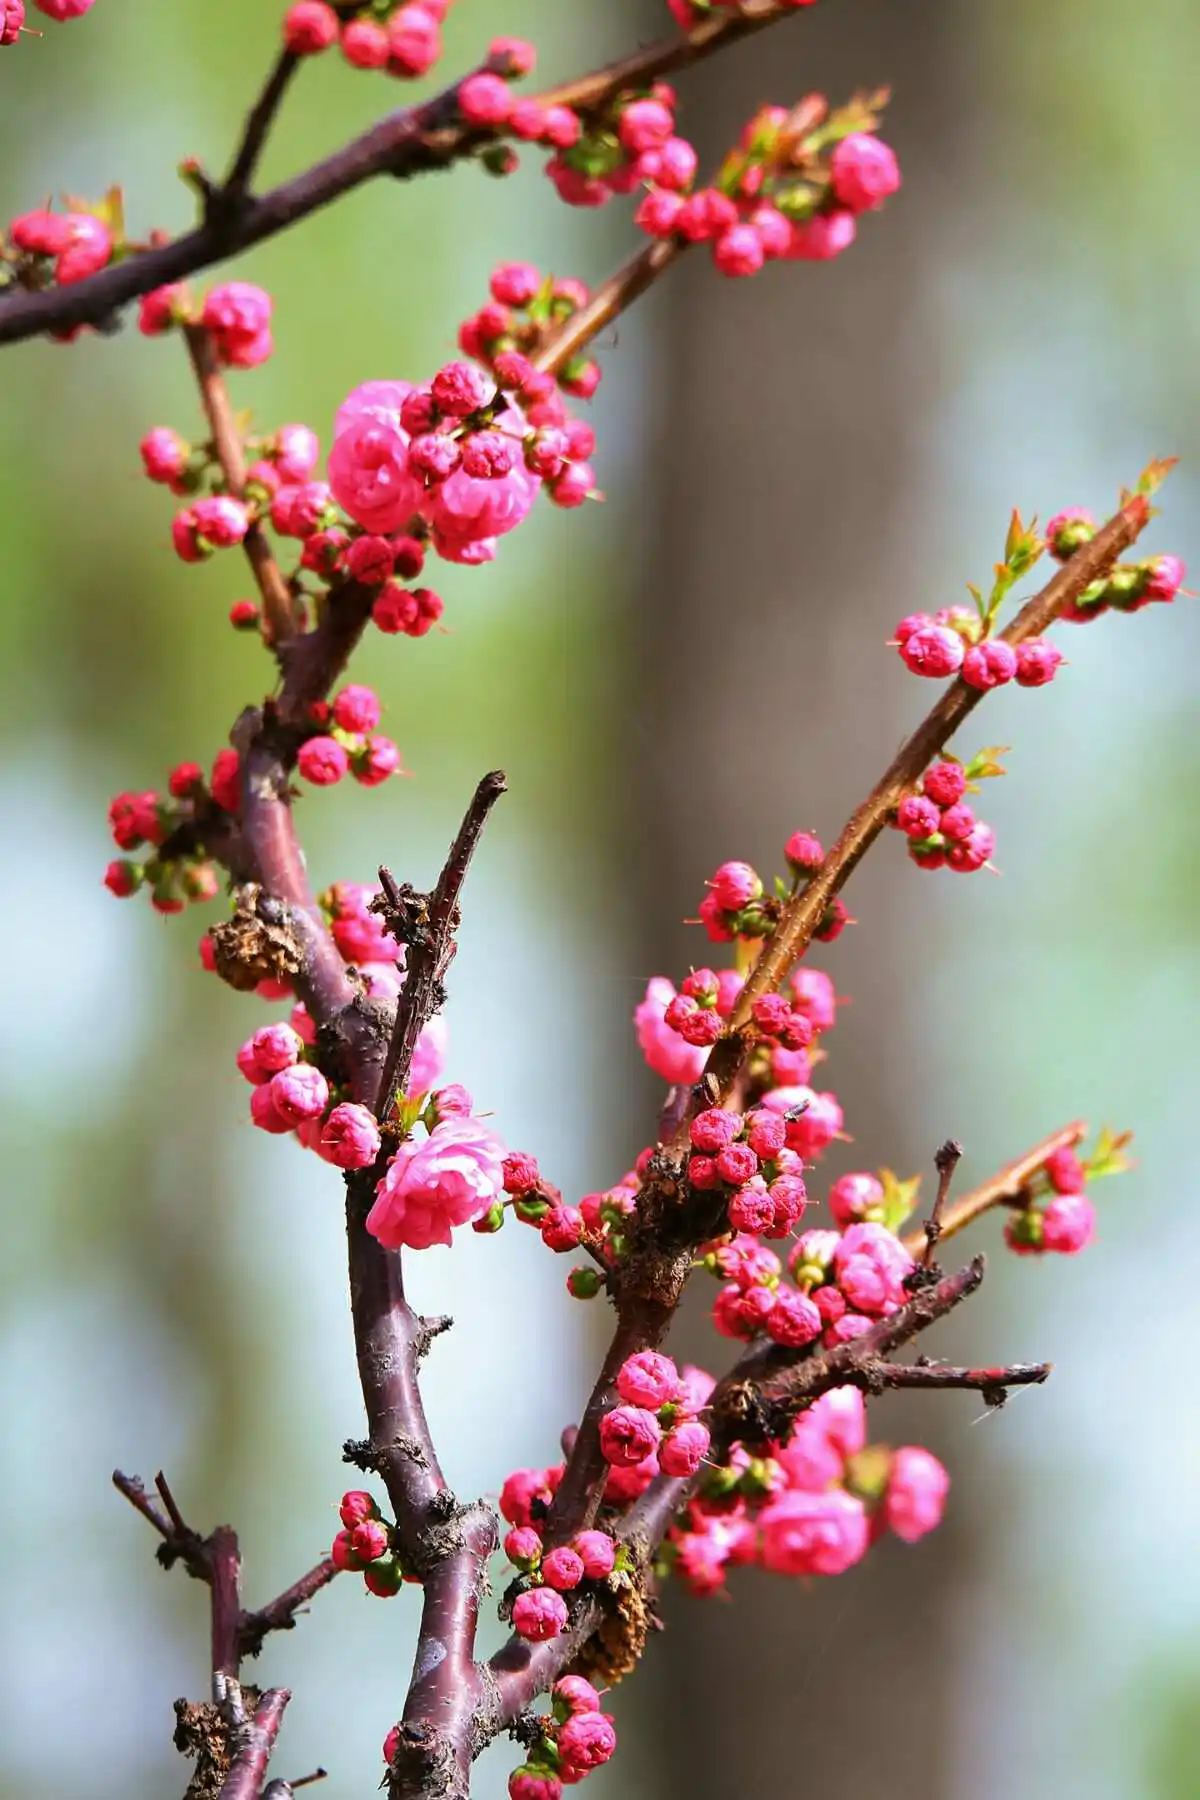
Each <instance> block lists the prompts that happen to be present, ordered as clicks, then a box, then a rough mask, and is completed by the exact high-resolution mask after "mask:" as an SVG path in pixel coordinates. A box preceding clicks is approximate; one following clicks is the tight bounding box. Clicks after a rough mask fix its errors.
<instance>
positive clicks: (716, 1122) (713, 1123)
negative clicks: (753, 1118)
mask: <svg viewBox="0 0 1200 1800" xmlns="http://www.w3.org/2000/svg"><path fill="white" fill-rule="evenodd" d="M741 1129H742V1118H741V1114H740V1113H734V1112H726V1111H725V1110H724V1108H723V1107H719V1106H712V1107H709V1108H708V1109H707V1110H706V1111H705V1112H702V1113H697V1114H696V1117H695V1118H694V1119H693V1120H692V1121H691V1124H690V1125H689V1126H688V1135H689V1137H690V1138H691V1141H692V1143H693V1144H694V1145H695V1147H696V1149H697V1150H704V1151H707V1152H714V1151H717V1150H724V1149H725V1148H726V1146H727V1145H728V1144H731V1143H732V1142H733V1140H734V1138H735V1137H737V1135H738V1133H739V1132H740V1131H741ZM752 1172H753V1171H752Z"/></svg>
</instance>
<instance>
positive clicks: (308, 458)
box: [273, 425, 321, 482]
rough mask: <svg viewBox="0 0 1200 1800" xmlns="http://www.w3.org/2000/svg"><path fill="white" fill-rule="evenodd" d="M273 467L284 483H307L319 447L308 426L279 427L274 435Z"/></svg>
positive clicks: (314, 433)
mask: <svg viewBox="0 0 1200 1800" xmlns="http://www.w3.org/2000/svg"><path fill="white" fill-rule="evenodd" d="M273 449H274V454H275V466H276V468H277V469H278V470H279V473H280V475H281V476H282V477H283V479H284V480H285V481H295V482H299V481H307V480H308V478H309V476H310V475H311V474H312V472H313V470H314V469H315V468H316V466H317V458H318V457H319V456H320V454H321V446H320V444H319V442H318V441H317V434H316V432H315V431H314V430H313V429H312V427H311V426H310V425H281V426H280V427H279V430H278V431H277V432H276V433H275V442H274V446H273Z"/></svg>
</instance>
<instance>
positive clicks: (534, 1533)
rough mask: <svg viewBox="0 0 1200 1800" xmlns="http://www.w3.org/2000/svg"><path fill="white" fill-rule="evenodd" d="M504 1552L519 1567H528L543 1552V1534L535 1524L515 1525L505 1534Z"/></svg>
mask: <svg viewBox="0 0 1200 1800" xmlns="http://www.w3.org/2000/svg"><path fill="white" fill-rule="evenodd" d="M504 1554H505V1556H507V1558H508V1560H509V1562H510V1563H512V1564H513V1566H514V1567H515V1568H518V1569H528V1568H530V1567H531V1566H532V1565H533V1564H534V1563H536V1562H537V1561H538V1560H539V1558H540V1557H541V1554H542V1535H541V1533H540V1532H539V1531H538V1530H537V1529H536V1527H535V1526H533V1525H514V1526H513V1528H512V1530H511V1531H510V1532H508V1533H506V1535H505V1539H504Z"/></svg>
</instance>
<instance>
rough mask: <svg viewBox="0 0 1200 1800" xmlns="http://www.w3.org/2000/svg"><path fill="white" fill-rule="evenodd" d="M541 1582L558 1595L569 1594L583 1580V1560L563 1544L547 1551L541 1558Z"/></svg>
mask: <svg viewBox="0 0 1200 1800" xmlns="http://www.w3.org/2000/svg"><path fill="white" fill-rule="evenodd" d="M542 1580H543V1581H544V1582H545V1584H546V1586H547V1587H552V1588H555V1589H556V1590H557V1591H558V1592H559V1593H560V1594H566V1593H570V1591H571V1589H572V1588H577V1587H578V1586H579V1584H580V1582H581V1581H582V1580H583V1559H582V1558H581V1557H580V1556H579V1554H578V1552H577V1551H575V1550H572V1549H570V1548H569V1547H568V1546H567V1545H565V1544H560V1545H559V1546H558V1548H557V1549H555V1550H548V1551H547V1552H546V1554H545V1556H544V1557H543V1558H542Z"/></svg>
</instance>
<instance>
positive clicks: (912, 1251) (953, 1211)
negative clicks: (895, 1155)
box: [901, 1119, 1087, 1256]
mask: <svg viewBox="0 0 1200 1800" xmlns="http://www.w3.org/2000/svg"><path fill="white" fill-rule="evenodd" d="M1086 1136H1087V1125H1086V1124H1085V1123H1084V1121H1083V1120H1082V1119H1075V1120H1074V1121H1073V1122H1072V1123H1071V1124H1070V1125H1064V1126H1062V1127H1061V1128H1060V1129H1059V1130H1058V1131H1052V1132H1051V1133H1050V1135H1049V1137H1045V1138H1043V1139H1042V1141H1041V1143H1040V1144H1035V1145H1034V1146H1033V1148H1032V1150H1026V1152H1025V1154H1024V1155H1023V1156H1018V1157H1017V1158H1016V1159H1015V1160H1014V1161H1013V1162H1010V1163H1007V1164H1006V1165H1005V1167H1004V1168H1003V1169H1001V1170H1000V1171H999V1173H998V1174H996V1175H993V1176H992V1177H991V1178H990V1179H989V1180H988V1181H985V1182H983V1183H982V1184H981V1185H980V1186H979V1187H977V1188H972V1190H971V1192H970V1193H969V1194H964V1195H963V1197H962V1199H961V1200H957V1201H955V1203H954V1205H953V1206H951V1207H950V1208H949V1209H948V1210H947V1211H946V1212H945V1213H944V1214H943V1215H942V1220H941V1232H940V1234H939V1237H940V1241H941V1242H942V1243H945V1241H946V1239H947V1238H951V1237H956V1236H957V1235H958V1233H959V1232H960V1231H965V1230H966V1228H967V1226H968V1225H973V1224H974V1222H975V1220H976V1219H978V1218H980V1217H981V1216H982V1215H983V1214H984V1213H985V1212H990V1210H991V1209H992V1207H993V1206H1012V1205H1014V1204H1016V1203H1017V1202H1018V1201H1019V1200H1020V1197H1021V1194H1022V1192H1023V1191H1024V1189H1025V1187H1026V1186H1027V1185H1028V1183H1029V1182H1030V1181H1031V1180H1032V1178H1033V1176H1035V1175H1036V1174H1037V1172H1038V1170H1039V1169H1041V1168H1044V1167H1045V1163H1046V1158H1047V1157H1049V1156H1053V1154H1054V1152H1055V1151H1056V1150H1067V1149H1071V1148H1072V1147H1073V1146H1074V1145H1076V1144H1078V1143H1080V1142H1082V1140H1083V1139H1084V1138H1085V1137H1086ZM901 1242H902V1243H903V1245H904V1248H905V1249H906V1250H907V1251H908V1253H909V1255H910V1256H919V1255H920V1253H921V1246H922V1245H923V1244H924V1242H925V1233H924V1230H923V1229H921V1230H917V1231H910V1232H909V1233H908V1234H907V1236H906V1237H904V1238H902V1239H901Z"/></svg>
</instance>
